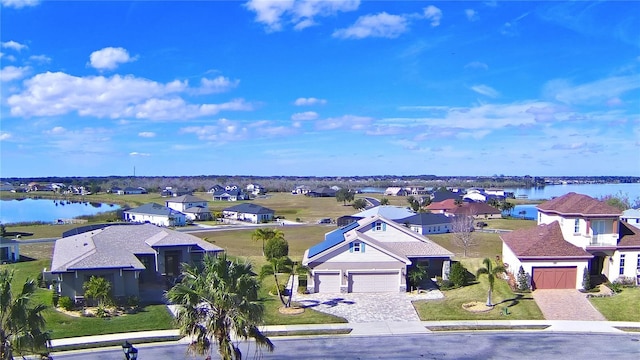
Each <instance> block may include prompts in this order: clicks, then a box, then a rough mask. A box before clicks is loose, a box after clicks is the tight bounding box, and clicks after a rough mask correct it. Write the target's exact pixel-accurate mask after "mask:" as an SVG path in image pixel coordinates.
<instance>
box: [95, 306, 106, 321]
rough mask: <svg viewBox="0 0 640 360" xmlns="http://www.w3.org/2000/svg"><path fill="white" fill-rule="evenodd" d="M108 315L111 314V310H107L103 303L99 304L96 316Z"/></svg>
mask: <svg viewBox="0 0 640 360" xmlns="http://www.w3.org/2000/svg"><path fill="white" fill-rule="evenodd" d="M107 316H109V312H108V311H107V309H105V308H104V306H102V305H100V306H98V308H97V309H96V317H99V318H105V317H107Z"/></svg>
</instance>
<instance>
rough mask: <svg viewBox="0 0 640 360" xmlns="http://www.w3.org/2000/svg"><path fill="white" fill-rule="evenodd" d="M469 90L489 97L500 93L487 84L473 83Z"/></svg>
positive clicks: (494, 96) (497, 95) (495, 96)
mask: <svg viewBox="0 0 640 360" xmlns="http://www.w3.org/2000/svg"><path fill="white" fill-rule="evenodd" d="M471 90H473V91H475V92H477V93H478V94H480V95H484V96H488V97H491V98H497V97H499V96H500V93H499V92H498V91H497V90H495V89H494V88H492V87H490V86H487V85H482V84H481V85H474V86H472V87H471Z"/></svg>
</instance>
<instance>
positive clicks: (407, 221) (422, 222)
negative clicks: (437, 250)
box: [395, 213, 453, 235]
mask: <svg viewBox="0 0 640 360" xmlns="http://www.w3.org/2000/svg"><path fill="white" fill-rule="evenodd" d="M451 220H452V219H451V217H450V216H447V215H444V214H432V213H418V214H414V215H412V216H409V217H406V218H404V219H399V220H395V222H397V223H398V224H401V225H404V226H406V227H408V228H409V229H411V231H415V232H417V233H418V234H421V235H428V234H444V233H448V232H452V231H453V226H452V222H451Z"/></svg>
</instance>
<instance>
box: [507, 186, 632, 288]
mask: <svg viewBox="0 0 640 360" xmlns="http://www.w3.org/2000/svg"><path fill="white" fill-rule="evenodd" d="M620 213H621V212H620V210H618V209H616V208H614V207H612V206H609V205H607V204H606V203H604V202H602V201H598V200H596V199H593V198H591V197H589V196H586V195H581V194H576V193H568V194H566V195H563V196H560V197H558V198H555V199H553V200H550V201H547V202H544V203H542V204H540V205H538V226H537V227H535V228H531V229H523V230H516V231H513V232H511V233H506V234H502V235H501V238H502V241H503V246H502V257H503V261H504V262H505V263H506V264H507V265H508V270H509V271H510V272H512V273H514V274H517V272H518V270H519V268H520V266H522V267H523V269H524V270H525V271H526V272H527V273H529V274H531V278H532V286H533V288H534V289H535V288H538V289H541V288H565V289H566V288H569V289H580V288H582V278H583V273H584V271H585V269H588V271H589V274H590V275H594V276H596V275H604V276H605V277H607V279H608V280H610V281H615V280H617V279H619V278H628V279H632V280H636V279H637V276H638V269H639V268H640V229H637V228H634V227H633V226H630V225H629V224H628V223H626V222H624V221H620V220H619V217H620ZM636 281H637V280H636Z"/></svg>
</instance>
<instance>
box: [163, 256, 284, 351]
mask: <svg viewBox="0 0 640 360" xmlns="http://www.w3.org/2000/svg"><path fill="white" fill-rule="evenodd" d="M182 275H183V276H184V277H183V279H182V280H181V281H180V282H179V283H178V284H176V285H175V286H174V287H172V288H171V289H170V290H169V291H168V292H167V294H166V296H167V299H169V301H170V302H171V303H173V304H176V305H178V312H177V316H176V321H177V323H178V325H179V328H180V334H181V335H185V336H189V337H190V338H191V339H192V342H191V343H190V344H189V346H188V350H189V351H190V352H193V353H196V354H198V355H204V354H208V355H210V354H211V345H212V343H213V342H214V341H215V344H216V345H217V348H218V353H219V354H220V357H221V358H222V359H223V360H239V359H242V353H241V352H240V349H239V348H238V347H237V345H236V343H234V342H233V341H232V339H231V337H232V336H233V337H234V338H235V339H239V340H247V339H253V340H254V341H255V343H256V344H257V345H258V347H264V348H266V349H267V350H268V351H273V349H274V345H273V343H272V342H271V340H269V338H267V337H266V336H265V335H264V334H262V332H260V330H259V329H258V326H259V325H261V324H262V321H263V314H264V308H263V307H262V304H261V303H259V302H258V301H257V300H258V290H259V288H260V282H259V281H258V280H257V279H256V277H255V275H254V274H253V270H252V269H251V264H248V263H245V264H241V263H237V262H232V261H229V260H227V257H226V255H222V256H220V257H219V258H216V257H213V256H209V255H207V256H205V257H204V259H203V261H202V263H201V264H200V265H188V264H183V270H182Z"/></svg>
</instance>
